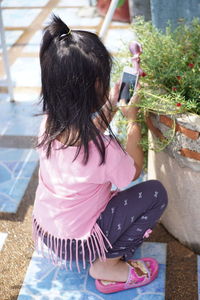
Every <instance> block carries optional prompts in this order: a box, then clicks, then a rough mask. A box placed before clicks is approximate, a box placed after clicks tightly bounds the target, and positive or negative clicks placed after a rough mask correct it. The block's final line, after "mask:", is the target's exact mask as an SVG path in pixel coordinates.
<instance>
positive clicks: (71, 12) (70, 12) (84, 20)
mask: <svg viewBox="0 0 200 300" xmlns="http://www.w3.org/2000/svg"><path fill="white" fill-rule="evenodd" d="M52 12H53V13H54V14H56V15H58V16H59V17H60V18H61V19H62V20H63V21H64V22H66V24H67V25H68V26H69V27H76V26H98V24H99V22H100V21H101V17H99V16H96V17H95V16H94V17H92V18H91V17H83V16H80V15H79V12H80V10H79V8H76V7H73V8H55V9H53V11H52ZM50 18H51V14H50V15H49V17H48V18H47V19H46V20H45V22H44V25H47V24H48V23H49V21H50Z"/></svg>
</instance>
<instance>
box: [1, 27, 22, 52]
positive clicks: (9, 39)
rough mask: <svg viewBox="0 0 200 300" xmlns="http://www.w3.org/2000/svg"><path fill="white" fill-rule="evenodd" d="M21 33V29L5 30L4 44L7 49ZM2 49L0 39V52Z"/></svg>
mask: <svg viewBox="0 0 200 300" xmlns="http://www.w3.org/2000/svg"><path fill="white" fill-rule="evenodd" d="M22 33H23V31H22V30H9V31H7V30H6V31H5V39H6V45H7V49H9V48H10V47H11V46H12V45H13V44H14V43H15V42H16V41H17V40H18V38H19V37H20V35H21V34H22ZM1 51H2V49H1V40H0V52H1Z"/></svg>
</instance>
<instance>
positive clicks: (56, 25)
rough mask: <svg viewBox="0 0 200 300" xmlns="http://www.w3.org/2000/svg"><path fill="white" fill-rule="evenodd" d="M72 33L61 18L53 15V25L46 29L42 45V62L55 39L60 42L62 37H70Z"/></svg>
mask: <svg viewBox="0 0 200 300" xmlns="http://www.w3.org/2000/svg"><path fill="white" fill-rule="evenodd" d="M70 33H71V30H70V29H69V27H68V26H67V25H66V24H65V23H64V22H63V21H62V20H61V19H60V18H59V17H57V16H55V15H54V14H52V21H51V23H50V24H49V25H48V26H46V27H45V29H44V35H43V40H42V45H41V48H40V60H41V58H42V56H43V54H44V53H45V52H46V50H47V49H48V48H49V46H50V44H51V42H52V41H53V40H54V39H56V38H58V40H60V38H62V35H69V34H70Z"/></svg>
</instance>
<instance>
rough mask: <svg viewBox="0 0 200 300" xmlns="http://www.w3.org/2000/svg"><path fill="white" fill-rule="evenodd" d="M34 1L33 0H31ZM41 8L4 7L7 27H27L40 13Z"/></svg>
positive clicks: (4, 20) (4, 18)
mask: <svg viewBox="0 0 200 300" xmlns="http://www.w3.org/2000/svg"><path fill="white" fill-rule="evenodd" d="M30 2H32V1H30ZM40 12H41V9H39V8H38V9H37V8H35V9H3V10H2V14H3V23H4V26H5V27H18V26H20V27H27V26H29V25H31V23H32V22H33V21H34V19H35V18H36V17H37V16H38V15H39V13H40Z"/></svg>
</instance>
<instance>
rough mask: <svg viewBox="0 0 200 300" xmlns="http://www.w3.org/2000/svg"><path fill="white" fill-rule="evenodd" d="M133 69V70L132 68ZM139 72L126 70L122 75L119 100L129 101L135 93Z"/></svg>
mask: <svg viewBox="0 0 200 300" xmlns="http://www.w3.org/2000/svg"><path fill="white" fill-rule="evenodd" d="M131 71H132V70H131ZM137 81H138V74H133V73H131V72H129V71H127V72H126V70H124V72H123V75H122V83H121V87H120V92H119V100H120V99H125V100H126V103H128V102H129V100H130V98H131V97H132V95H133V94H134V91H135V88H136V86H137Z"/></svg>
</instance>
